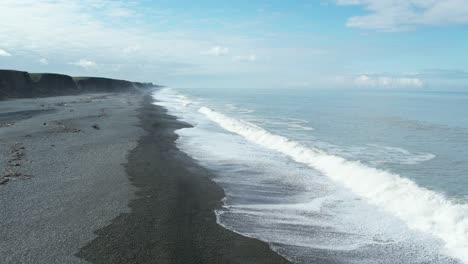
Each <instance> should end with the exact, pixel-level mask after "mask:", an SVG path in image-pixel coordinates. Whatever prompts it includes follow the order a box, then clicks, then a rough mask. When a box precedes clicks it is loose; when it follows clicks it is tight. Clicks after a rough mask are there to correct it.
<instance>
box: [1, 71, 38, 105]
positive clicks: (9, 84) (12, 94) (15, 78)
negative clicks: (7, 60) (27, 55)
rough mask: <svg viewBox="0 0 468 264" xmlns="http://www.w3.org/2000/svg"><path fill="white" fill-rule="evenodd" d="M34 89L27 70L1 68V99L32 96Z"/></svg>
mask: <svg viewBox="0 0 468 264" xmlns="http://www.w3.org/2000/svg"><path fill="white" fill-rule="evenodd" d="M32 90H33V88H32V80H31V77H29V74H28V73H27V72H22V71H13V70H0V99H6V98H21V97H31V96H32Z"/></svg>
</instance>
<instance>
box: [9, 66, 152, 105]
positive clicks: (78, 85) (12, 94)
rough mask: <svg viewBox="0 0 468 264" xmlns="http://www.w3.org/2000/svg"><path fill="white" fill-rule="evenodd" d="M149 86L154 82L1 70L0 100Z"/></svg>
mask: <svg viewBox="0 0 468 264" xmlns="http://www.w3.org/2000/svg"><path fill="white" fill-rule="evenodd" d="M152 87H157V85H153V84H152V83H139V82H130V81H124V80H115V79H109V78H99V77H70V76H68V75H62V74H54V73H27V72H22V71H14V70H0V100H4V99H9V98H28V97H44V96H60V95H73V94H78V93H98V92H127V91H133V90H138V89H146V88H152Z"/></svg>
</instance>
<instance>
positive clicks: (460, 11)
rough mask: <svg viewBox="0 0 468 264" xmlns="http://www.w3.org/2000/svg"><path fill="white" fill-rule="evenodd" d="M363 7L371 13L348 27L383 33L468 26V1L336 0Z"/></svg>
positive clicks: (355, 19) (354, 18)
mask: <svg viewBox="0 0 468 264" xmlns="http://www.w3.org/2000/svg"><path fill="white" fill-rule="evenodd" d="M336 3H337V4H338V5H361V6H364V8H365V9H366V10H367V11H368V12H369V14H366V15H359V16H353V17H351V18H349V19H348V21H347V23H346V25H347V26H349V27H354V28H362V29H373V30H381V31H401V30H411V29H414V28H416V27H417V26H421V25H449V24H468V0H336Z"/></svg>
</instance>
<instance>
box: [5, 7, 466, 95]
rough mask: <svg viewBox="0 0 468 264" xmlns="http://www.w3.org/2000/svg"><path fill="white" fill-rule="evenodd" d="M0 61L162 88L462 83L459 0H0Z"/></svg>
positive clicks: (463, 46)
mask: <svg viewBox="0 0 468 264" xmlns="http://www.w3.org/2000/svg"><path fill="white" fill-rule="evenodd" d="M0 40H1V41H0V68H10V69H19V70H27V71H34V72H60V73H66V74H72V75H97V76H108V77H114V78H123V79H130V80H139V81H153V82H156V83H161V84H166V85H169V86H173V87H210V88H226V87H229V88H249V87H261V88H269V87H271V88H311V89H312V88H336V87H338V88H348V87H349V88H356V87H357V88H362V87H365V88H372V89H400V88H409V89H435V90H441V89H446V90H450V89H454V90H455V89H468V59H467V58H468V56H467V51H468V0H444V1H438V0H316V1H313V0H308V1H307V0H302V1H299V0H296V1H279V0H276V1H267V0H257V1H255V0H250V1H247V0H236V1H226V0H217V1H214V0H199V1H177V0H156V1H148V0H142V1H136V0H132V1H104V0H76V1H67V0H21V1H17V0H2V1H1V2H0Z"/></svg>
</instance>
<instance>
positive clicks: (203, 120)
mask: <svg viewBox="0 0 468 264" xmlns="http://www.w3.org/2000/svg"><path fill="white" fill-rule="evenodd" d="M155 98H156V99H157V100H160V101H162V102H161V103H160V104H162V105H164V106H165V107H167V108H168V109H169V111H170V113H172V114H174V115H176V116H179V118H181V119H182V120H184V121H187V122H189V123H192V124H193V125H194V127H193V128H190V129H183V130H180V131H178V132H177V133H178V134H179V135H180V140H179V142H178V143H179V147H180V148H181V149H182V150H184V151H186V152H187V153H188V154H190V155H191V156H192V157H194V158H195V159H197V160H198V161H199V162H200V163H201V164H202V165H204V166H206V167H209V168H211V169H213V170H214V171H217V172H218V173H217V175H218V177H217V178H216V179H215V180H216V181H217V182H219V184H220V185H221V186H222V187H223V188H224V189H225V191H226V200H225V206H224V207H223V209H222V210H219V211H218V212H217V214H218V221H219V223H220V224H221V225H223V226H225V227H226V228H229V229H232V230H234V231H236V232H239V233H242V234H244V235H247V236H252V237H256V238H259V239H262V240H264V241H267V242H269V243H270V244H271V245H272V247H273V248H274V249H275V250H277V251H278V252H280V253H281V254H283V255H285V256H286V257H288V258H290V259H292V260H293V261H294V262H297V263H310V262H313V261H324V262H325V263H335V262H336V263H349V262H359V263H457V262H462V263H466V262H467V261H468V203H467V201H468V177H467V176H468V175H467V174H466V173H467V171H468V150H467V148H466V146H467V145H468V94H466V93H442V92H440V93H437V92H431V93H429V92H401V91H336V90H334V91H320V90H265V89H233V90H219V89H218V90H216V89H190V90H188V89H175V90H173V89H169V90H164V91H162V92H157V93H156V94H155Z"/></svg>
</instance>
